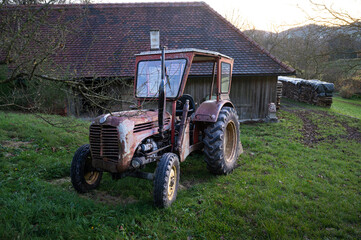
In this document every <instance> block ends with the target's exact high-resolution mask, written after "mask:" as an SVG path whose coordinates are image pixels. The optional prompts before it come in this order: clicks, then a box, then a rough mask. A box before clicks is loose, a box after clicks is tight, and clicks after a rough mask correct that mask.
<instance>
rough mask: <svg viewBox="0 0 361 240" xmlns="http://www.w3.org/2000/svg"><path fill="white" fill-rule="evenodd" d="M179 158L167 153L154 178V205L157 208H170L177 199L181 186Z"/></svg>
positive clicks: (160, 162)
mask: <svg viewBox="0 0 361 240" xmlns="http://www.w3.org/2000/svg"><path fill="white" fill-rule="evenodd" d="M179 175H180V167H179V158H178V156H177V155H176V154H174V153H165V154H164V155H163V156H162V157H161V159H160V161H159V163H158V166H157V169H156V172H155V178H154V203H155V205H156V206H157V207H162V208H164V207H169V206H170V205H171V204H172V203H173V202H174V201H175V199H176V198H177V192H178V186H179Z"/></svg>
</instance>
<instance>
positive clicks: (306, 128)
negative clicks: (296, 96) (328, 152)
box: [281, 103, 361, 147]
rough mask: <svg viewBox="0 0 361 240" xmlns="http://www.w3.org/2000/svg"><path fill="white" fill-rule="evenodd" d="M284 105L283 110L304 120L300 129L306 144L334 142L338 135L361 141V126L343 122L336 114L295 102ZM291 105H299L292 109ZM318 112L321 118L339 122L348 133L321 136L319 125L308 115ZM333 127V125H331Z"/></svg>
mask: <svg viewBox="0 0 361 240" xmlns="http://www.w3.org/2000/svg"><path fill="white" fill-rule="evenodd" d="M281 107H282V110H284V111H287V112H291V113H294V114H296V115H297V116H298V117H299V118H300V119H301V120H302V122H303V128H302V129H301V130H299V131H300V132H302V135H303V138H302V141H303V143H304V144H305V145H306V146H310V147H312V146H313V145H314V144H317V143H318V142H321V141H324V140H329V141H331V142H334V141H335V140H336V139H337V137H340V138H343V139H347V140H355V141H357V142H358V143H361V128H358V127H351V126H349V125H348V124H347V123H346V122H342V121H340V120H338V119H337V117H336V116H334V115H330V114H328V113H327V112H326V111H320V110H309V109H307V108H306V107H302V106H300V105H295V104H291V103H290V104H285V105H283V106H281ZM291 107H297V109H291ZM311 113H314V114H318V115H320V118H325V119H332V120H333V123H338V124H340V125H342V126H343V127H344V128H345V129H346V131H347V134H346V135H340V136H330V137H329V138H327V139H325V138H322V137H319V133H318V132H317V130H318V127H317V125H315V124H313V122H312V120H311V119H309V118H308V116H309V115H310V114H311ZM355 121H359V120H358V119H355ZM330 127H332V126H330Z"/></svg>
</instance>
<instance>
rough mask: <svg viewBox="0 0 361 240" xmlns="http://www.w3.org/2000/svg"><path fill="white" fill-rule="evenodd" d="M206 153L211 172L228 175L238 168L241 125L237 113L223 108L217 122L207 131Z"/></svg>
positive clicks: (204, 140)
mask: <svg viewBox="0 0 361 240" xmlns="http://www.w3.org/2000/svg"><path fill="white" fill-rule="evenodd" d="M204 133H205V137H204V139H203V143H204V153H205V161H206V163H207V167H208V169H209V171H210V172H212V173H214V174H228V173H230V172H232V170H233V169H234V168H235V167H236V163H237V158H238V156H239V147H238V146H239V123H238V116H237V112H236V111H235V110H234V109H233V108H230V107H223V108H222V109H221V111H220V113H219V116H218V119H217V122H215V123H213V124H211V125H209V126H208V127H207V128H206V129H205V131H204Z"/></svg>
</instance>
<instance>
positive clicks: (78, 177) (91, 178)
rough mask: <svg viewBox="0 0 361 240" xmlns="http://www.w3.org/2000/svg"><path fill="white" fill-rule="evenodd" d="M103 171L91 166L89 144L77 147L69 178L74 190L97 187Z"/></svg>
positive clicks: (88, 189)
mask: <svg viewBox="0 0 361 240" xmlns="http://www.w3.org/2000/svg"><path fill="white" fill-rule="evenodd" d="M102 176H103V172H99V171H97V170H96V169H95V168H93V166H92V159H91V154H90V146H89V144H85V145H83V146H81V147H80V148H78V150H77V151H76V152H75V154H74V157H73V161H72V162H71V169H70V178H71V183H72V184H73V186H74V188H75V190H76V191H78V192H79V193H85V192H89V191H90V190H93V189H95V188H97V187H98V186H99V184H100V180H101V179H102Z"/></svg>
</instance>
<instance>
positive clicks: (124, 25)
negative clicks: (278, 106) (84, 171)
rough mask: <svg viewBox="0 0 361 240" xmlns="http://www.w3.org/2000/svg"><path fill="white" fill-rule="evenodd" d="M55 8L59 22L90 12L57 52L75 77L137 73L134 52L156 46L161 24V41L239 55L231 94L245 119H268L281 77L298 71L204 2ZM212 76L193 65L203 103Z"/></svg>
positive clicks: (192, 87)
mask: <svg viewBox="0 0 361 240" xmlns="http://www.w3.org/2000/svg"><path fill="white" fill-rule="evenodd" d="M51 8H52V9H53V10H54V11H53V12H52V14H51V16H52V17H53V21H58V22H59V21H68V20H69V19H72V18H75V17H76V16H78V15H79V14H84V17H83V18H82V20H81V21H80V23H79V24H77V32H78V33H77V37H76V38H73V39H72V40H67V41H66V43H65V44H64V47H63V49H62V51H61V52H59V53H57V54H56V55H55V56H54V61H55V62H56V63H57V64H59V65H62V66H64V69H65V68H67V69H68V70H71V71H72V73H73V74H72V77H74V78H83V79H91V78H94V77H97V78H98V79H99V78H104V79H105V78H111V77H128V78H132V77H133V76H134V64H135V57H134V55H135V54H137V53H139V52H142V51H148V50H149V49H150V41H149V38H150V37H149V32H150V30H154V29H157V30H159V31H160V36H161V41H160V44H161V45H162V46H167V47H168V49H176V48H198V49H205V50H211V51H216V52H220V53H222V54H225V55H228V56H230V57H232V58H234V69H233V82H232V87H231V96H230V97H231V100H232V102H233V103H235V105H236V108H237V112H238V114H239V117H240V119H243V120H245V119H250V120H251V119H253V120H255V119H264V118H265V117H266V115H267V111H268V104H269V103H271V102H276V84H277V77H278V76H279V75H283V76H284V75H291V74H294V72H295V71H294V69H292V68H290V67H288V66H287V65H285V64H283V63H282V62H280V61H279V60H277V59H276V58H275V57H273V56H272V55H271V54H270V53H268V52H267V51H266V50H265V49H264V48H262V47H261V46H259V45H258V44H257V43H255V42H254V41H252V40H251V39H249V38H248V37H247V36H246V35H244V34H243V33H242V32H241V31H240V30H239V29H237V28H236V27H234V26H233V25H232V24H231V23H230V22H228V21H227V20H226V19H225V18H224V17H222V16H221V15H220V14H218V13H217V12H216V11H214V10H213V9H212V8H211V7H210V6H208V5H207V4H206V3H204V2H186V3H185V2H182V3H126V4H89V5H54V6H52V7H51ZM56 16H58V17H56ZM211 82H212V80H211V77H210V76H208V75H205V74H204V72H203V71H202V69H201V68H199V69H193V70H192V71H191V74H190V77H189V81H188V83H189V84H188V85H187V87H186V89H185V93H188V94H191V95H192V96H193V98H194V99H195V102H196V103H198V104H199V103H201V101H203V99H202V98H203V97H204V96H205V95H207V94H208V92H209V89H210V85H211ZM204 86H206V87H204ZM208 86H209V87H208ZM132 92H133V90H132V89H131V87H128V88H125V89H124V88H123V90H122V91H121V92H120V93H119V94H122V96H124V97H130V95H132ZM122 107H123V108H126V106H125V105H124V106H122Z"/></svg>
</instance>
